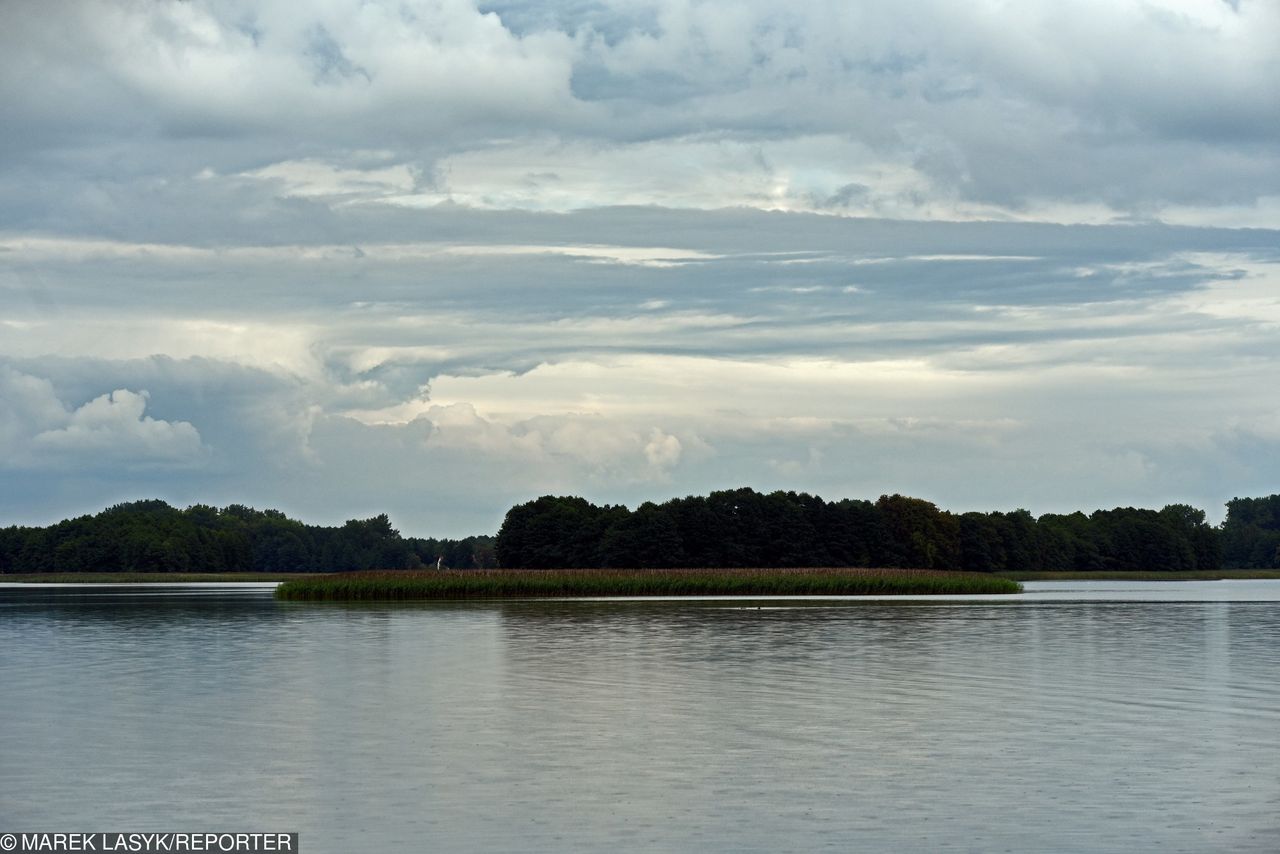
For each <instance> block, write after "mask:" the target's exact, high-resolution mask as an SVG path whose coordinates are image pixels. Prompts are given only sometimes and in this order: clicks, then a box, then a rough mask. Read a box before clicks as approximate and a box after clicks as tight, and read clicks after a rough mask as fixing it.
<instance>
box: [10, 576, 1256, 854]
mask: <svg viewBox="0 0 1280 854" xmlns="http://www.w3.org/2000/svg"><path fill="white" fill-rule="evenodd" d="M1026 587H1027V590H1028V592H1027V594H1025V595H1023V596H1019V597H1000V598H993V599H989V600H984V601H964V602H959V601H956V600H955V599H950V600H947V599H943V600H925V601H922V600H920V599H918V598H916V599H912V600H907V601H904V600H884V601H866V600H857V601H849V600H839V599H825V600H824V599H802V600H762V601H758V602H757V601H752V602H750V603H745V602H740V601H739V602H735V601H712V600H697V599H695V600H665V601H646V600H638V601H594V602H587V601H558V602H548V601H532V602H494V603H448V604H424V605H395V606H378V605H363V606H343V605H332V604H328V605H324V604H322V605H316V604H306V603H278V602H275V601H274V600H273V599H272V598H271V597H270V585H266V586H253V585H238V586H228V585H218V586H217V587H216V588H213V589H210V588H208V587H197V586H191V585H183V586H178V587H164V588H160V587H153V586H146V587H132V586H131V587H111V588H100V587H99V588H87V587H81V586H75V587H70V588H56V589H55V588H48V587H37V588H31V587H25V588H5V589H0V650H2V652H0V656H2V657H0V767H2V769H3V774H0V831H2V830H14V829H16V830H22V829H26V830H69V829H79V830H131V831H132V830H186V829H217V830H227V829H231V830H282V831H283V830H297V831H300V832H301V833H302V844H303V846H304V850H306V851H309V852H329V851H332V852H339V851H349V850H360V851H421V850H436V851H471V850H486V851H561V850H566V849H568V850H593V851H595V850H603V849H615V850H624V851H632V850H635V851H688V850H690V849H691V848H694V847H697V848H701V849H705V850H711V851H779V850H816V849H829V850H841V851H848V850H853V849H860V850H889V849H896V850H909V851H910V850H914V851H932V850H953V851H1000V850H1009V851H1027V850H1056V851H1133V850H1155V849H1162V850H1167V851H1196V852H1199V851H1228V850H1229V851H1275V850H1278V849H1280V818H1278V817H1277V816H1278V815H1280V775H1277V774H1276V772H1275V769H1276V768H1277V767H1280V582H1278V581H1243V582H1171V583H1161V582H1030V583H1027V585H1026Z"/></svg>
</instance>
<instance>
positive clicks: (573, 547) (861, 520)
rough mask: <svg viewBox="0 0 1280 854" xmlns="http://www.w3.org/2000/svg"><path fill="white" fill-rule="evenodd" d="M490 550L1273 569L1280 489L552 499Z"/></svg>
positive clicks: (513, 521) (623, 557) (957, 564)
mask: <svg viewBox="0 0 1280 854" xmlns="http://www.w3.org/2000/svg"><path fill="white" fill-rule="evenodd" d="M496 550H497V557H498V561H499V563H500V564H501V565H502V566H521V567H531V568H536V567H563V568H573V567H594V566H599V567H619V568H622V567H641V568H643V567H653V568H660V567H789V566H871V567H903V568H907V567H910V568H939V569H963V570H969V571H974V572H1011V571H1028V570H1047V571H1051V570H1074V571H1091V570H1096V571H1117V570H1169V571H1176V570H1197V569H1198V570H1215V569H1237V568H1278V567H1280V495H1272V496H1270V497H1267V498H1237V499H1233V500H1232V501H1230V502H1228V504H1227V517H1226V520H1225V522H1224V523H1223V524H1222V525H1221V526H1219V527H1215V526H1212V525H1210V524H1208V523H1207V522H1206V521H1205V513H1204V511H1203V510H1198V509H1196V508H1194V507H1190V506H1188V505H1185V504H1170V505H1168V506H1166V507H1164V508H1163V509H1161V510H1148V509H1139V508H1133V507H1117V508H1115V509H1113V510H1097V511H1094V512H1093V513H1090V514H1088V515H1086V514H1085V513H1082V512H1075V513H1068V514H1055V513H1049V514H1045V515H1043V516H1040V517H1038V518H1037V517H1035V516H1033V515H1032V514H1031V513H1029V512H1027V511H1026V510H1015V511H1012V512H993V513H979V512H970V513H958V514H957V513H950V512H948V511H945V510H941V509H939V508H938V507H937V506H935V505H934V504H932V503H931V502H928V501H924V500H922V499H919V498H910V497H907V496H904V495H885V496H881V497H880V498H879V499H878V500H877V501H874V502H872V501H864V500H856V499H844V500H840V501H834V502H828V501H824V500H823V499H822V498H819V497H818V496H814V495H808V494H806V493H796V492H772V493H769V494H762V493H759V492H756V491H755V490H752V489H745V488H744V489H733V490H724V491H719V492H713V493H711V494H710V495H707V496H687V497H685V498H673V499H671V500H669V501H666V502H664V503H662V504H655V503H652V502H647V503H645V504H641V505H640V506H639V507H637V508H636V509H635V510H629V509H628V508H626V507H624V506H621V505H608V504H606V505H603V506H600V505H595V504H592V503H590V502H588V501H587V500H585V499H583V498H579V497H576V496H550V495H548V496H543V497H541V498H538V499H536V500H533V501H529V502H527V503H524V504H521V505H519V506H516V507H513V508H512V509H511V510H510V511H509V512H508V513H507V516H506V519H505V520H504V521H503V524H502V528H501V529H500V530H499V532H498V537H497V542H496Z"/></svg>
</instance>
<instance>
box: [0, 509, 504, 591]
mask: <svg viewBox="0 0 1280 854" xmlns="http://www.w3.org/2000/svg"><path fill="white" fill-rule="evenodd" d="M437 561H439V562H440V563H441V564H442V565H444V566H451V567H456V568H460V569H472V568H478V567H492V566H495V565H496V560H495V557H494V549H493V537H466V538H464V539H460V540H436V539H420V538H415V537H402V536H401V535H400V532H399V531H397V530H396V529H395V528H393V527H392V526H391V521H390V520H389V519H388V518H387V516H386V514H382V515H379V516H374V517H372V518H370V519H352V520H350V521H348V522H346V523H345V524H343V525H341V526H338V527H326V526H321V525H307V524H304V523H302V522H299V521H297V520H295V519H290V518H289V517H288V516H286V515H285V514H284V513H281V512H280V511H279V510H255V509H254V508H252V507H245V506H243V505H240V504H232V505H230V506H228V507H223V508H217V507H211V506H208V505H205V504H197V505H194V506H192V507H188V508H186V509H185V510H179V509H177V508H175V507H171V506H170V505H168V504H166V503H165V502H163V501H155V500H151V501H134V502H129V503H126V504H117V505H115V506H114V507H110V508H108V509H106V510H104V511H102V512H101V513H98V514H97V515H94V516H81V517H79V518H76V519H68V520H66V521H63V522H59V523H57V524H54V525H49V526H48V527H18V526H14V527H9V528H3V529H0V572H8V573H39V572H272V573H283V572H329V571H351V570H361V569H413V568H417V567H422V566H435V565H436V563H437Z"/></svg>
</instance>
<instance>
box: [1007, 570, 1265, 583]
mask: <svg viewBox="0 0 1280 854" xmlns="http://www.w3.org/2000/svg"><path fill="white" fill-rule="evenodd" d="M1000 574H1001V575H1002V576H1004V577H1005V578H1012V579H1013V580H1014V581H1232V580H1235V581H1246V580H1250V579H1268V578H1280V569H1206V570H1196V569H1188V570H1178V571H1176V572H1160V571H1157V570H1151V571H1149V572H1134V571H1120V572H1106V571H1103V570H1099V571H1096V572H1076V571H1072V570H1068V571H1062V572H1002V573H1000Z"/></svg>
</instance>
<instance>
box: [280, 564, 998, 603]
mask: <svg viewBox="0 0 1280 854" xmlns="http://www.w3.org/2000/svg"><path fill="white" fill-rule="evenodd" d="M1021 591H1022V585H1020V584H1018V582H1016V581H1011V580H1009V579H1007V578H1000V577H998V576H992V575H985V574H980V573H967V572H944V571H939V570H927V569H850V568H831V569H825V568H824V569H493V570H443V571H426V572H354V573H340V574H334V575H323V576H314V575H313V576H308V577H306V578H298V579H295V580H292V581H286V582H284V583H283V584H281V585H280V586H279V587H277V588H276V596H277V597H278V598H280V599H292V600H304V601H326V600H328V601H377V600H382V601H388V600H406V599H507V598H531V597H545V596H550V597H556V596H584V597H594V596H861V595H875V594H879V595H886V594H970V593H1020V592H1021Z"/></svg>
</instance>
